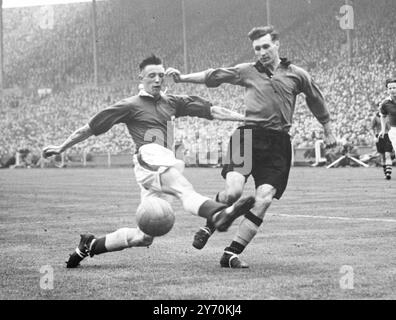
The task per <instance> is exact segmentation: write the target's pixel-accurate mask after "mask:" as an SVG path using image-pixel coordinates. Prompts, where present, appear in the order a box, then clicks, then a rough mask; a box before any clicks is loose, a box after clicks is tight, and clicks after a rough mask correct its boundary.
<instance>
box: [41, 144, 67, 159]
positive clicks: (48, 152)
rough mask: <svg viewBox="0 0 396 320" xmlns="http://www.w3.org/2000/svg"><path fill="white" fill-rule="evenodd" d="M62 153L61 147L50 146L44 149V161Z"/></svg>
mask: <svg viewBox="0 0 396 320" xmlns="http://www.w3.org/2000/svg"><path fill="white" fill-rule="evenodd" d="M61 153H62V148H61V146H48V147H45V148H44V149H43V152H42V155H43V157H44V159H47V158H48V157H51V156H54V155H58V154H61Z"/></svg>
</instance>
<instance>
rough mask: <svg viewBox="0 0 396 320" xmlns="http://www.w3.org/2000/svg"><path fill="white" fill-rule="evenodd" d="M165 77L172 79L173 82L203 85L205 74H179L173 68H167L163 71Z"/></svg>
mask: <svg viewBox="0 0 396 320" xmlns="http://www.w3.org/2000/svg"><path fill="white" fill-rule="evenodd" d="M165 75H166V76H169V77H172V78H173V81H175V82H176V83H179V82H189V83H201V84H202V83H205V77H206V73H205V71H201V72H195V73H189V74H181V72H180V71H179V70H177V69H175V68H168V69H166V71H165Z"/></svg>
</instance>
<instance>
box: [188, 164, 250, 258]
mask: <svg viewBox="0 0 396 320" xmlns="http://www.w3.org/2000/svg"><path fill="white" fill-rule="evenodd" d="M245 181H246V180H245V177H244V176H243V175H241V174H240V173H238V172H234V171H231V172H228V173H227V176H226V181H225V189H224V190H222V191H220V192H219V193H218V194H217V195H216V198H215V200H216V201H217V202H220V203H224V204H226V205H228V206H230V205H232V204H233V203H234V202H236V201H237V200H238V199H239V198H240V197H241V195H242V193H243V188H244V186H245ZM215 230H216V228H215V226H214V225H213V223H211V221H210V220H207V222H206V225H205V226H204V227H201V228H200V229H199V230H198V231H197V232H196V233H195V235H194V240H193V247H194V248H196V249H198V250H200V249H202V248H203V247H204V246H205V245H206V243H207V242H208V240H209V238H210V236H211V235H212V234H213V233H214V232H215Z"/></svg>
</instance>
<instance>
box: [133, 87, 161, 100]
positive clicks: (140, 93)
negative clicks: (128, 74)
mask: <svg viewBox="0 0 396 320" xmlns="http://www.w3.org/2000/svg"><path fill="white" fill-rule="evenodd" d="M164 94H165V93H164V92H163V91H161V92H160V97H161V98H162V96H163V95H164ZM138 96H139V97H149V98H152V99H155V98H154V96H153V95H152V94H150V93H148V92H147V91H146V90H144V89H141V90H140V91H139V93H138Z"/></svg>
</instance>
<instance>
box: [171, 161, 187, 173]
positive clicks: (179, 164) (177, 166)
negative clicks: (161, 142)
mask: <svg viewBox="0 0 396 320" xmlns="http://www.w3.org/2000/svg"><path fill="white" fill-rule="evenodd" d="M185 166H186V164H185V163H184V161H183V160H179V159H178V160H177V162H176V164H175V165H174V166H173V167H174V168H175V169H176V170H177V171H179V172H180V173H183V171H184V168H185Z"/></svg>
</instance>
